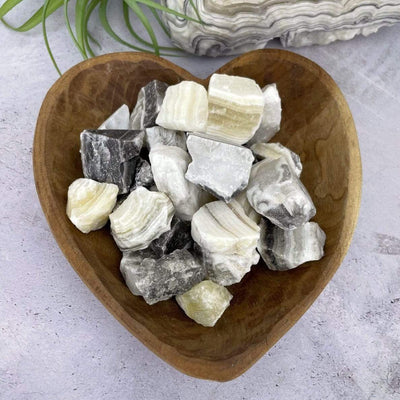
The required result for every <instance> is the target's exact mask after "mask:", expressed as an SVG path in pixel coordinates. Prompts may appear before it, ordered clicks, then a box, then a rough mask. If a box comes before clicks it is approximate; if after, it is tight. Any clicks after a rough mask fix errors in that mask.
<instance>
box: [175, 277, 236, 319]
mask: <svg viewBox="0 0 400 400" xmlns="http://www.w3.org/2000/svg"><path fill="white" fill-rule="evenodd" d="M231 299H232V295H231V294H230V293H229V291H228V289H226V288H224V287H223V286H220V285H217V284H216V283H214V282H212V281H203V282H201V283H199V284H198V285H196V286H195V287H193V288H192V289H190V290H189V291H188V292H186V293H185V294H182V295H180V296H177V297H176V301H177V302H178V304H179V305H180V306H181V308H182V309H183V311H185V313H186V315H187V316H188V317H189V318H192V319H193V320H194V321H196V322H197V323H198V324H201V325H203V326H207V327H212V326H214V325H215V324H216V323H217V321H218V320H219V319H220V318H221V316H222V314H223V313H224V311H225V310H226V309H227V308H228V306H229V303H230V301H231Z"/></svg>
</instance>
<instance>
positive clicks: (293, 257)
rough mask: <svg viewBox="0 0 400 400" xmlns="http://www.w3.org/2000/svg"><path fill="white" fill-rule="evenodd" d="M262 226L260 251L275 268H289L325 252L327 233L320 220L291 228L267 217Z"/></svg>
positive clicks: (268, 263) (270, 266)
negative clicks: (279, 224)
mask: <svg viewBox="0 0 400 400" xmlns="http://www.w3.org/2000/svg"><path fill="white" fill-rule="evenodd" d="M260 228H261V237H260V241H259V243H258V246H257V250H258V252H259V253H260V255H261V257H262V258H263V260H264V261H265V263H266V265H267V267H268V268H269V269H271V270H274V271H286V270H289V269H293V268H296V267H298V266H299V265H301V264H304V263H305V262H308V261H314V260H319V259H321V258H322V257H323V255H324V245H325V239H326V235H325V233H324V231H323V230H322V229H321V228H320V227H319V225H318V224H317V223H316V222H307V223H306V224H304V225H302V226H300V227H299V228H297V229H293V230H291V231H288V230H284V229H280V228H279V227H277V226H275V225H273V224H272V223H271V222H269V221H268V220H266V219H263V220H262V221H261V224H260Z"/></svg>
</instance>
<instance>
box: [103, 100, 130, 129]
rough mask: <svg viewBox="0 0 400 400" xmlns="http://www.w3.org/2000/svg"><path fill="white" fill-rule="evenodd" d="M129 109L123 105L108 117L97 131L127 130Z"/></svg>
mask: <svg viewBox="0 0 400 400" xmlns="http://www.w3.org/2000/svg"><path fill="white" fill-rule="evenodd" d="M129 116H130V113H129V107H128V106H127V105H126V104H123V105H122V106H121V107H120V108H118V110H116V111H115V112H114V113H113V114H112V115H111V116H110V117H108V118H107V119H106V120H105V121H104V122H103V123H102V124H101V125H100V126H99V128H98V129H118V130H122V129H129Z"/></svg>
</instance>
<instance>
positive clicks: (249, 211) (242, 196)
mask: <svg viewBox="0 0 400 400" xmlns="http://www.w3.org/2000/svg"><path fill="white" fill-rule="evenodd" d="M234 200H235V201H236V202H237V203H238V204H239V205H240V206H241V207H242V208H243V210H244V212H245V214H246V215H247V216H248V217H249V218H250V219H252V220H253V221H254V222H255V223H256V224H259V223H260V220H261V215H260V214H259V213H258V212H257V211H256V210H255V209H254V208H253V207H252V206H251V204H250V203H249V201H248V200H247V195H246V191H245V190H244V191H243V192H240V193H239V194H238V195H237V196H236V197H235V198H234Z"/></svg>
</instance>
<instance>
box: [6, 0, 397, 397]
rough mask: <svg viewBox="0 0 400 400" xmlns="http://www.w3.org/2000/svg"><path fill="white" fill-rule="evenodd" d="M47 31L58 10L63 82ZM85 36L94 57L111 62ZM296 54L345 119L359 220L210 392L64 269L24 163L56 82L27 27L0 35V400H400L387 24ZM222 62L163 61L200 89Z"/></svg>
mask: <svg viewBox="0 0 400 400" xmlns="http://www.w3.org/2000/svg"><path fill="white" fill-rule="evenodd" d="M24 3H25V2H24ZM34 3H36V4H38V3H40V2H38V1H36V2H34ZM25 7H26V6H25ZM19 8H20V10H21V12H22V14H24V13H25V14H24V15H28V11H29V10H25V9H24V6H23V5H20V6H19ZM111 14H112V18H114V20H115V18H116V15H117V13H116V11H115V10H112V13H111ZM10 20H14V21H15V20H17V18H16V17H15V15H13V16H11V18H10ZM60 21H62V13H61V12H58V13H57V14H56V15H54V16H53V17H52V18H51V20H50V22H49V24H48V29H49V37H50V42H51V45H52V47H53V49H54V53H55V56H56V57H57V59H58V60H59V62H60V66H61V68H62V70H65V69H66V68H68V67H70V66H72V65H74V64H75V63H77V62H79V61H80V56H79V53H78V52H77V50H76V49H75V48H74V47H73V45H72V43H71V41H70V39H69V37H68V34H67V32H66V29H65V27H64V26H63V24H62V23H60ZM116 26H118V25H116ZM93 31H94V33H95V34H96V36H97V37H99V38H101V39H102V42H103V43H104V48H103V51H119V50H123V48H122V47H120V46H118V45H116V44H115V43H113V42H112V41H110V40H108V39H107V38H105V35H104V34H102V33H101V30H100V29H98V28H93ZM272 46H274V47H277V46H278V44H272ZM295 51H296V52H298V53H300V54H302V55H304V56H306V57H309V58H311V59H312V60H314V61H316V62H317V63H318V64H320V65H321V66H322V67H323V68H325V69H326V70H327V71H328V72H329V73H330V74H331V76H332V77H333V78H334V79H335V80H336V82H337V83H338V85H339V86H340V88H341V89H342V91H343V92H344V94H345V96H346V98H347V101H348V102H349V105H350V108H351V110H352V112H353V115H354V119H355V123H356V126H357V130H358V135H359V141H360V147H361V155H362V161H363V178H364V182H363V198H362V204H361V211H360V219H359V222H358V226H357V229H356V232H355V235H354V239H353V242H352V245H351V247H350V250H349V252H348V254H347V256H346V258H345V260H344V262H343V264H342V266H341V268H340V269H339V270H338V272H337V273H336V275H335V277H334V278H333V280H332V281H331V282H330V284H329V285H328V286H327V288H326V289H325V291H324V292H323V293H322V295H321V296H320V297H319V298H318V299H317V301H316V302H315V303H314V304H313V306H312V307H311V308H310V309H309V310H308V311H307V312H306V314H305V315H304V317H303V318H302V319H301V320H300V321H299V322H298V323H297V324H296V325H295V327H294V328H293V329H291V330H290V332H289V333H288V334H287V335H285V336H284V337H283V338H282V339H281V340H280V341H279V342H278V344H277V345H276V346H275V347H274V348H273V349H272V350H271V351H269V352H268V354H266V355H265V356H264V357H263V358H262V359H261V360H260V361H259V362H258V363H257V364H256V365H255V366H254V367H252V368H251V369H250V370H249V371H248V372H246V373H245V374H243V375H242V376H241V377H239V378H237V379H236V380H234V381H231V382H228V383H217V382H209V381H201V380H197V379H194V378H190V377H188V376H185V375H183V374H181V373H180V372H178V371H176V370H174V369H173V368H172V367H170V366H169V365H167V364H166V363H165V362H163V361H161V360H160V359H159V358H158V357H156V356H155V355H153V354H152V353H151V352H150V351H149V350H147V349H146V348H145V347H144V346H143V345H142V344H141V343H140V342H139V341H138V340H136V339H135V338H134V337H133V336H131V335H130V334H129V333H128V332H127V331H126V330H125V329H124V328H123V327H122V326H121V325H120V324H119V323H118V322H117V321H116V320H115V319H114V318H113V317H112V316H111V315H110V314H109V313H108V311H107V310H106V309H105V308H104V307H103V306H102V305H101V304H100V302H99V301H98V300H97V299H96V298H95V297H94V296H93V295H92V294H91V293H90V291H89V289H87V288H86V286H85V285H84V284H83V283H82V282H81V280H80V279H79V278H78V276H77V275H76V274H75V272H74V271H73V269H72V268H71V267H70V266H69V264H68V262H67V261H66V260H65V258H64V256H63V255H62V253H61V251H60V250H59V248H58V246H57V243H56V242H55V240H54V239H53V237H52V235H51V233H50V231H49V228H48V226H47V224H46V221H45V219H44V216H43V213H42V211H41V208H40V205H39V202H38V199H37V196H36V192H35V187H34V181H33V176H32V162H31V156H32V139H33V132H34V127H35V122H36V118H37V115H38V111H39V108H40V105H41V102H42V100H43V98H44V96H45V94H46V92H47V90H48V89H49V88H50V86H51V85H52V83H53V82H54V81H55V80H56V79H57V73H56V71H55V70H54V68H53V67H52V65H51V63H50V60H49V58H48V55H47V53H46V50H45V47H44V44H43V41H42V37H41V32H40V29H36V30H34V31H32V32H31V33H29V34H17V33H14V32H11V31H9V30H7V29H5V28H4V27H3V26H0V54H1V61H0V187H1V189H0V190H1V195H0V210H1V214H0V399H1V400H3V399H4V400H14V399H18V400H39V399H40V400H58V399H68V400H75V399H80V400H81V399H85V400H92V399H93V400H98V399H107V400H115V399H118V400H124V399H151V400H158V399H191V400H195V399H229V400H239V399H243V400H244V399H246V400H250V399H268V400H270V399H271V400H278V399H279V400H281V399H298V400H303V399H304V400H306V399H310V400H311V399H313V400H314V399H318V400H319V399H329V400H331V399H332V400H333V399H352V400H354V399H363V400H364V399H365V400H367V399H377V400H386V399H387V400H392V399H400V355H399V353H400V265H399V264H400V156H399V152H400V128H399V123H400V71H399V68H400V26H396V27H393V28H386V29H382V30H381V31H380V32H379V33H378V34H376V35H375V36H371V37H369V38H356V39H355V40H353V41H351V42H347V43H335V44H332V45H329V46H327V47H318V48H317V47H315V48H306V49H301V50H295ZM226 61H227V59H199V58H194V57H188V58H180V59H176V60H175V62H177V63H178V64H180V65H181V66H183V67H185V68H187V69H188V70H189V71H191V72H192V73H193V74H195V75H198V76H203V77H204V76H206V75H208V74H210V73H211V72H212V71H213V70H214V69H216V68H217V67H219V66H220V65H222V64H224V63H225V62H226Z"/></svg>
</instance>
